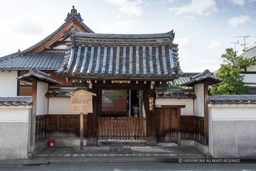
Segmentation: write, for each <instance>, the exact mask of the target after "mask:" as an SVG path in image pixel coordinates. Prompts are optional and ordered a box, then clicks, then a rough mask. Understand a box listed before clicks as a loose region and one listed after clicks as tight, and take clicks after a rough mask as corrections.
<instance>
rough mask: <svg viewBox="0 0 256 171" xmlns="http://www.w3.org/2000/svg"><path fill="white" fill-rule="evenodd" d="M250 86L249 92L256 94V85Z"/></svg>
mask: <svg viewBox="0 0 256 171" xmlns="http://www.w3.org/2000/svg"><path fill="white" fill-rule="evenodd" d="M248 88H249V94H256V87H248Z"/></svg>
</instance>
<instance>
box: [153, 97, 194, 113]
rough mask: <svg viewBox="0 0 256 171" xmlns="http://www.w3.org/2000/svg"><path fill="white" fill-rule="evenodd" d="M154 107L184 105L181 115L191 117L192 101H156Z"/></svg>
mask: <svg viewBox="0 0 256 171" xmlns="http://www.w3.org/2000/svg"><path fill="white" fill-rule="evenodd" d="M155 103H156V105H185V108H181V115H193V110H194V109H193V99H156V102H155Z"/></svg>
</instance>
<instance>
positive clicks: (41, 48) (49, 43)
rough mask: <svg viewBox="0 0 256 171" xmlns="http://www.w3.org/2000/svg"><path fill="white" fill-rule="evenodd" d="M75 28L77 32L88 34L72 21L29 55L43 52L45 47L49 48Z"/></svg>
mask: <svg viewBox="0 0 256 171" xmlns="http://www.w3.org/2000/svg"><path fill="white" fill-rule="evenodd" d="M74 27H75V28H76V29H77V30H78V31H79V32H83V33H88V31H87V30H85V29H84V28H83V27H82V26H81V25H80V24H79V23H78V22H77V21H76V20H75V19H72V20H71V21H70V22H69V23H68V24H67V25H66V26H65V27H64V28H63V29H62V30H61V31H60V32H58V33H57V34H56V35H54V36H53V37H52V38H51V39H50V40H49V41H47V42H45V43H43V44H42V45H41V46H39V47H37V48H36V49H34V50H33V51H31V52H30V53H32V54H36V53H39V52H41V51H42V50H44V49H45V48H46V47H48V46H51V45H52V44H54V43H55V42H56V41H58V40H59V39H60V38H62V36H63V35H64V34H66V33H67V32H68V31H70V30H71V28H74Z"/></svg>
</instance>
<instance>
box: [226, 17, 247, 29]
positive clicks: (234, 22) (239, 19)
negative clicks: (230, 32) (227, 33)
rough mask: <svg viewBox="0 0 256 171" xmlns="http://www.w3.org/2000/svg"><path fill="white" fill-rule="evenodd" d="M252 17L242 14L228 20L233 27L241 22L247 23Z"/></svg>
mask: <svg viewBox="0 0 256 171" xmlns="http://www.w3.org/2000/svg"><path fill="white" fill-rule="evenodd" d="M250 21H251V19H250V17H249V16H240V17H233V18H230V19H229V20H228V23H229V24H230V25H231V26H232V27H236V26H238V25H240V24H246V23H247V22H250Z"/></svg>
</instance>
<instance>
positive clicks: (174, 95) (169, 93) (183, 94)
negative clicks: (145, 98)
mask: <svg viewBox="0 0 256 171" xmlns="http://www.w3.org/2000/svg"><path fill="white" fill-rule="evenodd" d="M156 98H157V99H162V98H164V99H195V98H196V95H195V93H194V92H193V91H187V90H157V91H156Z"/></svg>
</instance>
